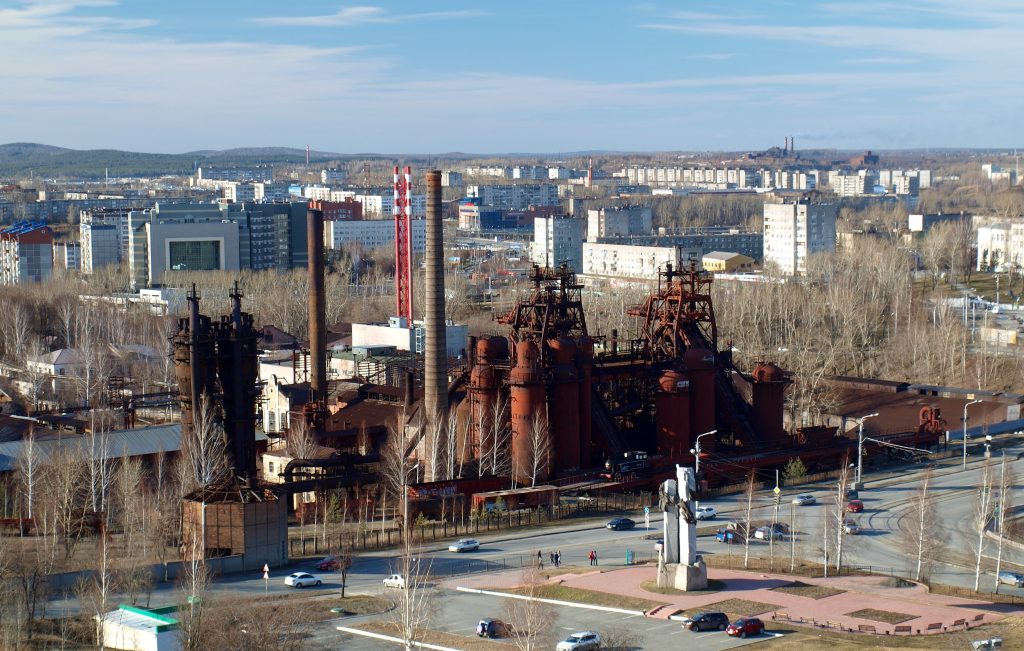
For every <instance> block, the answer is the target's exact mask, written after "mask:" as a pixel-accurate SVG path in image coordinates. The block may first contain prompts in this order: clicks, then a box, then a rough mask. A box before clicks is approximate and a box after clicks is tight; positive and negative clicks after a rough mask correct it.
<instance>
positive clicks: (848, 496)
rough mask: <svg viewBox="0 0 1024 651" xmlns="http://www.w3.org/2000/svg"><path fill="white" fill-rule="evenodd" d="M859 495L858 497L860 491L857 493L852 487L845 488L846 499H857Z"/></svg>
mask: <svg viewBox="0 0 1024 651" xmlns="http://www.w3.org/2000/svg"><path fill="white" fill-rule="evenodd" d="M859 497H860V493H858V492H857V491H856V490H854V489H852V488H847V489H846V499H848V500H855V499H857V498H859Z"/></svg>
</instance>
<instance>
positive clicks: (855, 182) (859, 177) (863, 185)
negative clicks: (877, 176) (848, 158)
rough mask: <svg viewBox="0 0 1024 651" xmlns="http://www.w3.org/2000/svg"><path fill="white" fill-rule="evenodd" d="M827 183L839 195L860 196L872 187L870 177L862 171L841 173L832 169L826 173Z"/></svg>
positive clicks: (868, 192) (867, 192) (868, 191)
mask: <svg viewBox="0 0 1024 651" xmlns="http://www.w3.org/2000/svg"><path fill="white" fill-rule="evenodd" d="M828 184H829V187H831V188H832V192H834V193H836V194H837V195H838V196H840V197H861V196H864V195H865V194H870V193H871V191H872V190H873V189H874V186H873V185H872V183H871V178H870V177H869V176H868V175H867V174H863V173H859V174H843V173H842V172H838V171H835V170H833V171H831V172H829V173H828Z"/></svg>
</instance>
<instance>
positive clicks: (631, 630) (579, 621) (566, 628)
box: [314, 590, 778, 651]
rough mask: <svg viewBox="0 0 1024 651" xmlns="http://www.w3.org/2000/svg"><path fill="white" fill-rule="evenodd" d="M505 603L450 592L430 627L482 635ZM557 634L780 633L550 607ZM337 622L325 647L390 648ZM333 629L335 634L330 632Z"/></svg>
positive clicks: (656, 642)
mask: <svg viewBox="0 0 1024 651" xmlns="http://www.w3.org/2000/svg"><path fill="white" fill-rule="evenodd" d="M505 612H506V609H505V600H504V599H502V598H500V597H494V596H490V595H478V594H467V593H463V592H454V591H448V590H446V591H444V592H442V593H439V594H438V595H437V601H436V610H435V614H434V616H433V617H432V618H431V621H430V622H429V626H430V627H431V628H434V629H437V630H442V631H447V632H449V633H455V634H458V635H467V636H474V635H476V624H477V622H478V621H479V620H480V619H481V618H482V617H493V618H496V619H503V618H507V617H505V616H504V613H505ZM548 612H549V614H550V617H551V621H552V624H551V631H550V633H549V635H548V636H547V637H546V640H545V641H546V642H547V643H549V644H550V648H554V647H555V644H556V643H557V641H558V640H561V639H565V637H566V636H568V635H569V634H570V633H573V632H576V631H597V632H598V633H601V634H602V635H603V636H604V637H606V638H607V637H608V636H611V635H617V636H619V637H620V639H624V638H621V635H623V633H628V636H629V637H628V639H629V640H630V641H631V643H632V644H633V645H635V648H640V649H645V650H650V651H669V650H670V649H671V650H673V651H674V650H676V649H680V648H684V647H689V646H690V645H695V646H696V647H697V648H700V649H706V650H707V651H719V650H720V649H734V648H737V647H740V646H747V645H751V644H757V643H758V642H763V641H765V640H770V639H773V637H774V635H775V634H777V633H778V632H773V631H769V635H765V636H761V637H756V638H748V639H746V640H741V639H738V638H733V637H729V636H728V635H726V634H725V633H722V632H718V631H715V632H710V631H709V632H703V633H693V632H690V631H684V630H683V628H682V625H681V624H680V623H679V622H671V621H666V620H661V619H647V618H644V617H639V616H636V615H624V614H615V613H607V612H602V611H596V610H588V609H584V608H572V607H566V606H554V605H552V606H550V610H549V611H548ZM358 621H359V620H356V619H355V618H352V619H346V620H345V621H344V622H343V623H342V624H341V625H344V626H351V625H352V624H353V623H357V622H358ZM338 625H339V624H338V623H337V620H331V621H330V622H327V623H325V624H324V625H323V626H320V627H318V628H317V631H316V633H315V635H314V639H315V640H316V641H318V642H321V643H326V642H329V641H330V640H332V639H333V640H336V641H340V642H341V644H342V645H343V646H344V648H345V649H360V650H362V649H365V650H367V651H370V650H371V649H373V650H375V651H376V650H379V649H381V648H382V645H383V644H384V643H382V642H380V641H378V640H373V639H370V638H365V637H360V636H358V635H352V634H349V633H342V632H337V631H334V632H333V634H332V633H331V630H333V629H334V627H335V626H338ZM327 629H331V630H327Z"/></svg>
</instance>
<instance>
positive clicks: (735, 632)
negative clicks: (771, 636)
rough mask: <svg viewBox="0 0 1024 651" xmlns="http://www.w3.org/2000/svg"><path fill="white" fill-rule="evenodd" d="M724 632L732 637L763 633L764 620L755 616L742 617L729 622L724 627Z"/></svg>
mask: <svg viewBox="0 0 1024 651" xmlns="http://www.w3.org/2000/svg"><path fill="white" fill-rule="evenodd" d="M725 632H726V633H728V634H729V635H732V636H733V637H747V636H748V635H761V634H762V633H764V622H762V621H761V620H760V619H758V618H756V617H742V618H740V619H737V620H736V621H735V622H733V623H732V624H729V626H728V627H727V628H726V629H725Z"/></svg>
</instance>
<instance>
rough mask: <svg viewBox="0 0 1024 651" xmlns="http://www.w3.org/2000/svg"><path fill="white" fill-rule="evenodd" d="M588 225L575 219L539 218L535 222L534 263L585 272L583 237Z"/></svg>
mask: <svg viewBox="0 0 1024 651" xmlns="http://www.w3.org/2000/svg"><path fill="white" fill-rule="evenodd" d="M586 226H587V223H586V222H585V221H584V220H582V219H578V218H574V217H537V218H535V219H534V220H533V261H534V262H535V263H537V264H540V265H545V266H551V267H557V266H559V265H561V264H563V263H564V264H568V265H569V266H570V267H571V268H572V269H573V270H574V271H576V272H580V271H582V270H583V237H584V234H585V232H586Z"/></svg>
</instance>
